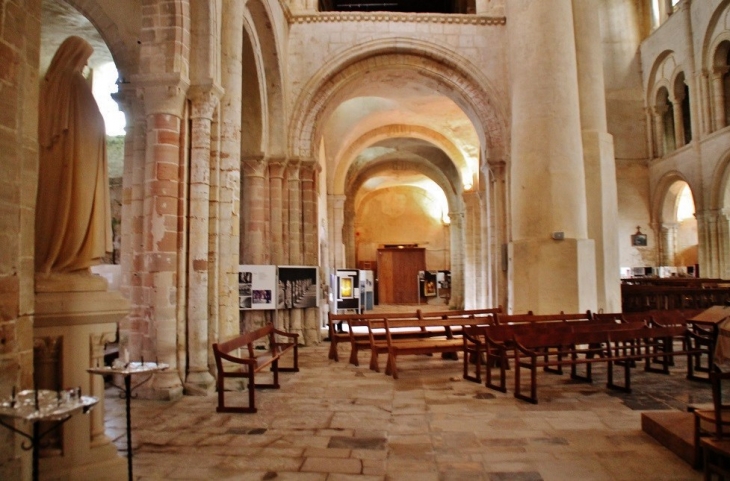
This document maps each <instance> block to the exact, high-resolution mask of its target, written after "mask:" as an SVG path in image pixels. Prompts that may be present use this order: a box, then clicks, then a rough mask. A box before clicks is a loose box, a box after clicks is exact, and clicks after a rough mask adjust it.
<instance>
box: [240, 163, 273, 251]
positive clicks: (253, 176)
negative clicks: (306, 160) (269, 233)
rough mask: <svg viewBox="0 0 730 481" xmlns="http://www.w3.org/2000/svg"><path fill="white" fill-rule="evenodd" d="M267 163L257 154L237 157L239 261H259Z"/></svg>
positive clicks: (263, 248) (264, 243)
mask: <svg viewBox="0 0 730 481" xmlns="http://www.w3.org/2000/svg"><path fill="white" fill-rule="evenodd" d="M266 170H267V164H266V162H265V161H264V159H263V158H261V157H255V158H246V159H242V160H241V172H242V179H241V251H240V256H241V263H243V264H263V263H264V260H265V256H266V250H267V249H268V242H267V239H266V238H265V224H266V220H267V212H266V211H265V205H266V199H265V183H266Z"/></svg>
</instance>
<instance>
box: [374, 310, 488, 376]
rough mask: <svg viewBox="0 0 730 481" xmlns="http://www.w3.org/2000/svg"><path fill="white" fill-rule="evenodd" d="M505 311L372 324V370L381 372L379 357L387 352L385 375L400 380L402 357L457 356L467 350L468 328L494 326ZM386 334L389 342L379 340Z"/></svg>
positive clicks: (455, 313)
mask: <svg viewBox="0 0 730 481" xmlns="http://www.w3.org/2000/svg"><path fill="white" fill-rule="evenodd" d="M499 311H501V308H494V309H484V310H479V311H478V312H476V311H475V312H471V311H452V312H448V313H445V314H443V315H433V314H432V313H423V312H421V311H419V318H418V319H417V320H416V321H413V320H406V319H393V318H390V319H389V318H384V319H382V320H380V321H376V320H371V321H369V322H368V332H369V333H370V334H371V347H370V350H371V363H370V364H371V367H375V369H376V370H377V369H378V363H377V357H378V354H380V353H383V352H385V351H387V353H388V361H387V365H386V370H385V373H386V374H389V375H391V376H393V378H394V379H398V367H397V359H398V356H401V355H406V354H434V353H455V354H458V352H460V351H462V350H463V340H462V339H461V334H462V333H463V330H464V327H465V326H476V325H480V324H487V323H491V322H492V317H491V316H493V315H494V314H496V313H497V312H499ZM414 329H422V330H423V331H425V333H422V334H419V335H415V336H400V337H399V336H397V334H398V333H399V332H403V331H404V330H405V331H409V330H414ZM379 330H382V331H383V332H384V333H385V341H382V340H380V339H378V338H376V333H378V332H379Z"/></svg>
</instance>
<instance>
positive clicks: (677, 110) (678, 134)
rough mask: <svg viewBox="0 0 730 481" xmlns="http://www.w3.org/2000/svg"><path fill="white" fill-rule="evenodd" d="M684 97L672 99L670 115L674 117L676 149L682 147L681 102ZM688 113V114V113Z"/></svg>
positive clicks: (682, 120) (682, 122)
mask: <svg viewBox="0 0 730 481" xmlns="http://www.w3.org/2000/svg"><path fill="white" fill-rule="evenodd" d="M683 100H684V95H682V96H676V97H674V98H673V99H672V105H674V108H673V109H672V115H673V116H674V144H675V145H676V148H677V149H679V148H680V147H684V119H682V115H683V112H682V101H683ZM688 113H689V112H688Z"/></svg>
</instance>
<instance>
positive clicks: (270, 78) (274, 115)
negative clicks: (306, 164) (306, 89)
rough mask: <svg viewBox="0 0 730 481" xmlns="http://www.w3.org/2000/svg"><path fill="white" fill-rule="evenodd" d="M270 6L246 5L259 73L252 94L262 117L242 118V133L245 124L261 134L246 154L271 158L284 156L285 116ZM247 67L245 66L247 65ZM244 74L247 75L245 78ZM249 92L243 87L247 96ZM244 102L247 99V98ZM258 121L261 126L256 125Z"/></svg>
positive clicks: (254, 0) (246, 22)
mask: <svg viewBox="0 0 730 481" xmlns="http://www.w3.org/2000/svg"><path fill="white" fill-rule="evenodd" d="M269 8H270V6H269V4H268V3H266V2H262V1H261V0H251V1H249V2H247V3H246V15H245V17H244V28H245V30H246V34H247V36H248V39H247V40H246V41H248V42H250V44H251V48H252V51H253V55H254V61H255V65H256V72H254V73H252V74H251V75H255V76H256V79H255V80H256V83H257V85H256V88H254V89H252V92H251V94H252V95H258V97H259V98H258V100H257V101H258V102H259V103H260V112H258V113H259V114H260V118H257V119H255V120H254V119H252V120H251V121H248V120H247V119H246V118H245V116H244V119H243V122H244V128H243V129H242V133H243V134H244V135H245V134H246V125H247V124H248V126H249V127H253V128H254V129H255V130H254V131H255V132H258V133H259V134H260V139H255V138H249V140H251V141H254V142H255V143H257V144H258V145H254V144H252V145H250V146H248V147H246V146H244V152H245V151H247V150H248V151H251V152H253V151H258V152H263V153H265V154H267V155H269V156H273V157H281V156H283V155H284V154H285V150H284V145H285V132H286V129H285V127H284V126H285V123H286V122H285V114H284V100H283V98H284V96H283V91H282V83H283V81H282V76H281V65H280V63H281V59H280V56H279V48H280V45H281V44H282V41H281V39H279V38H278V37H277V35H276V32H274V31H273V30H272V24H273V23H274V22H273V21H272V15H273V14H274V13H273V12H271V11H270V10H269ZM244 65H246V63H244ZM246 75H247V74H246V72H245V71H244V76H246ZM246 91H247V89H246V88H244V95H245V93H246ZM244 102H246V98H245V97H244ZM254 122H259V125H253V123H254Z"/></svg>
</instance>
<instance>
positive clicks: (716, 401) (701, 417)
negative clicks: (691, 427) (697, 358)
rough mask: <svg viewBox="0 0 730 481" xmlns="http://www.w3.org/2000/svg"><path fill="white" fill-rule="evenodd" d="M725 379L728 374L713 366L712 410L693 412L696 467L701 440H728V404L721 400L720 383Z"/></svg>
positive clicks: (700, 457)
mask: <svg viewBox="0 0 730 481" xmlns="http://www.w3.org/2000/svg"><path fill="white" fill-rule="evenodd" d="M726 379H730V372H722V371H721V370H720V369H719V368H718V366H717V365H713V368H712V371H711V372H710V386H711V389H712V404H713V408H712V409H696V410H695V411H694V415H695V435H694V438H695V439H694V440H695V460H696V461H695V462H696V463H697V464H698V465H699V463H700V460H701V459H702V456H701V455H702V446H701V440H702V438H706V437H709V436H711V437H712V438H713V439H715V440H723V439H727V440H730V402H728V401H727V400H726V401H723V398H722V382H723V380H726ZM696 467H699V466H696ZM705 468H707V467H705ZM707 479H709V478H707Z"/></svg>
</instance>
